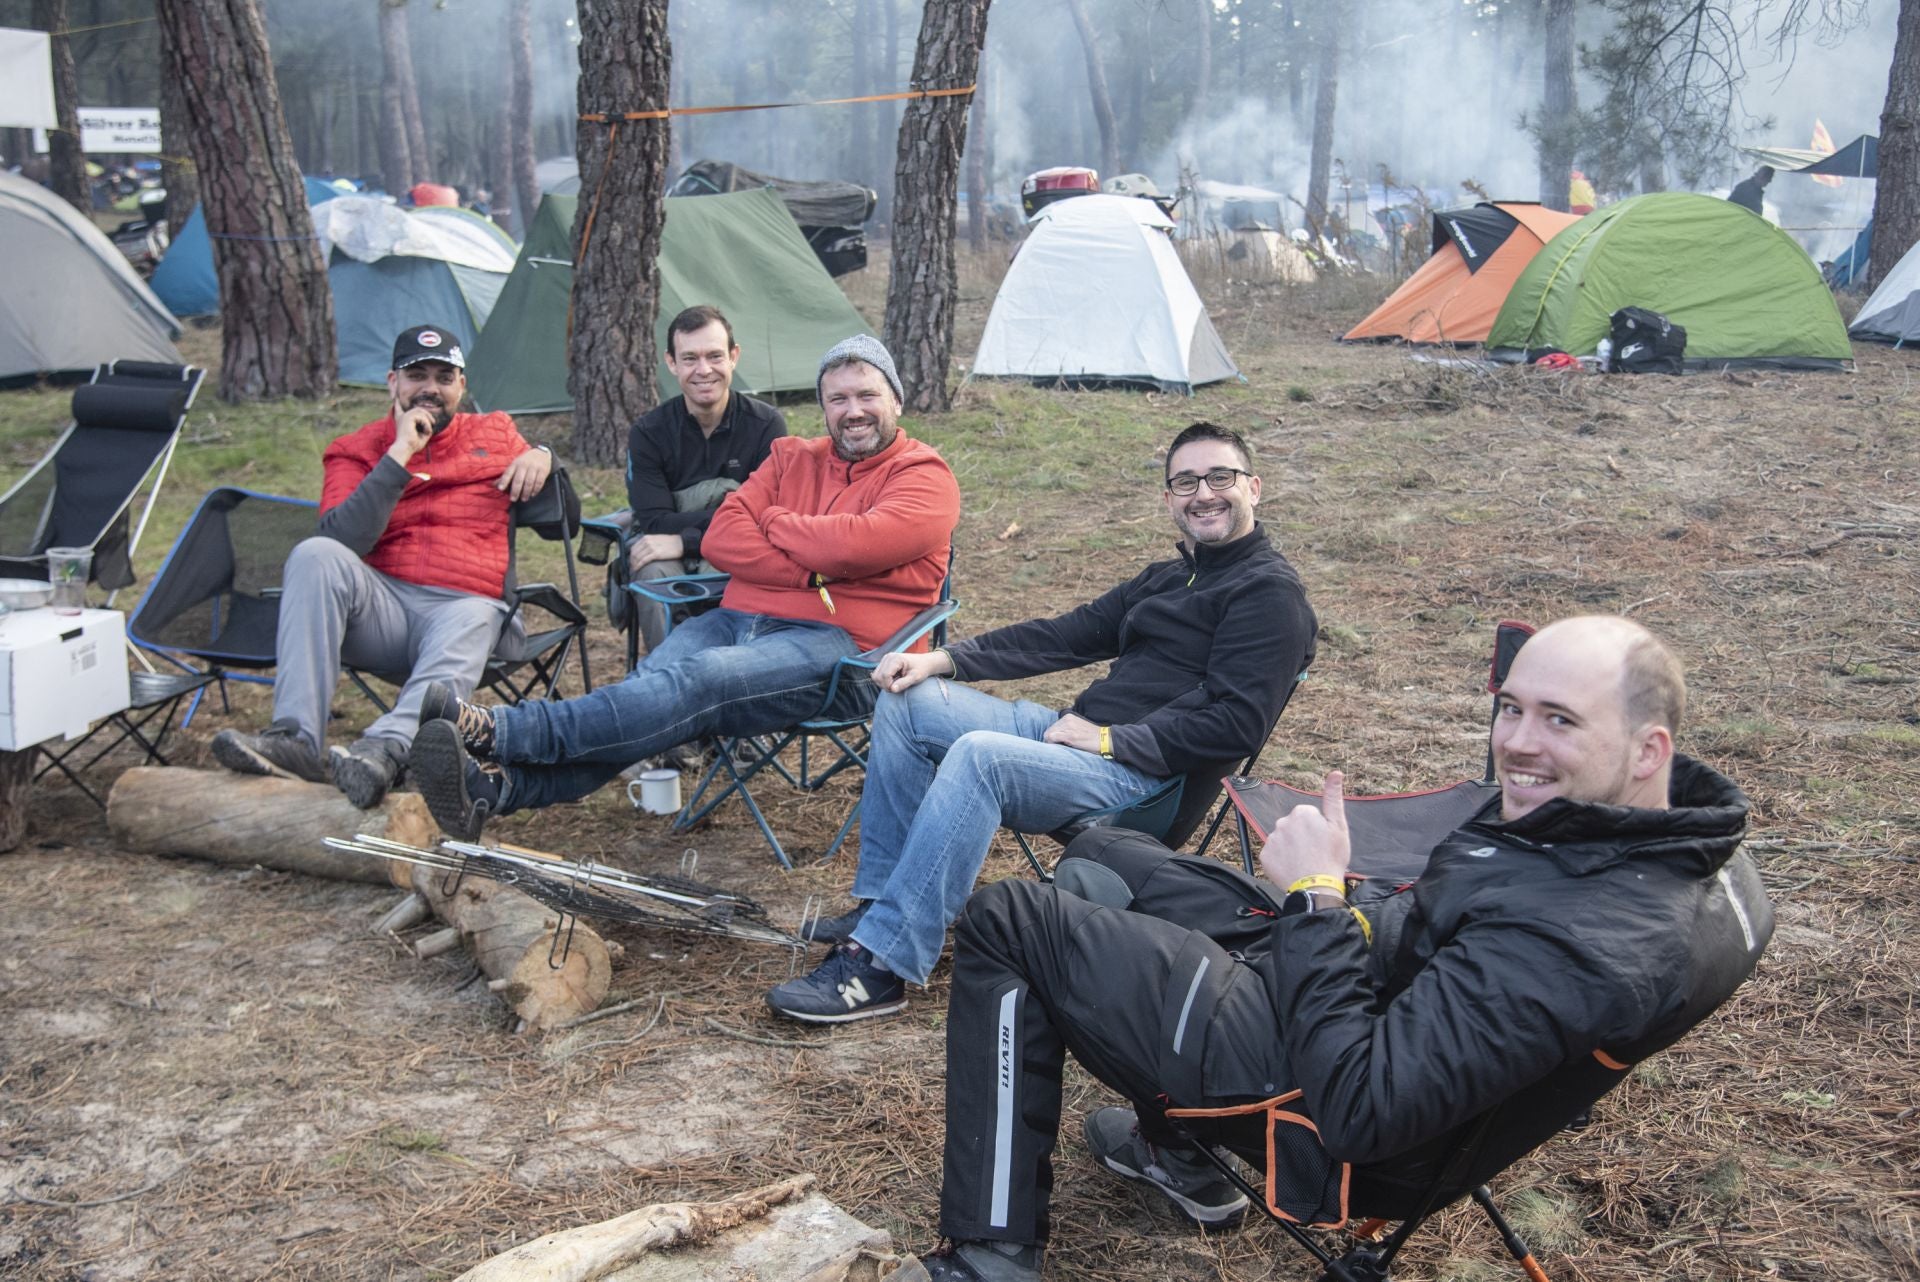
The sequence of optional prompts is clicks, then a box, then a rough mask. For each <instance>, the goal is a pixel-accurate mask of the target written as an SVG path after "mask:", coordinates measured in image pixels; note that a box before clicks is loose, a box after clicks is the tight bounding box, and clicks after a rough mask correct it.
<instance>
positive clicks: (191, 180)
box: [158, 23, 200, 242]
mask: <svg viewBox="0 0 1920 1282" xmlns="http://www.w3.org/2000/svg"><path fill="white" fill-rule="evenodd" d="M158 25H159V27H160V185H161V186H163V187H165V188H166V189H167V239H168V241H169V242H171V241H172V240H173V239H174V238H175V237H177V236H178V235H179V234H180V229H181V228H182V227H185V226H186V225H187V218H188V216H189V215H191V214H192V213H193V211H194V207H195V206H197V205H198V204H199V203H200V175H199V173H198V172H197V171H195V169H194V167H193V154H192V153H193V131H192V130H191V129H189V128H188V127H187V103H186V99H185V98H183V97H181V94H180V81H179V80H178V79H176V78H175V77H174V76H173V75H172V74H171V73H169V72H168V70H167V68H168V67H169V66H171V65H172V64H173V61H174V59H175V57H176V56H177V55H175V54H174V53H172V52H171V50H172V47H173V43H172V42H173V31H172V29H171V28H169V27H168V26H167V25H166V24H165V23H160V24H158Z"/></svg>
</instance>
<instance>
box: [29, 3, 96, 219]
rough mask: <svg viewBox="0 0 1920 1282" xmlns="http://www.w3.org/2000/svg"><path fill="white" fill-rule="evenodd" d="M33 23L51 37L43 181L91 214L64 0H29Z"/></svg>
mask: <svg viewBox="0 0 1920 1282" xmlns="http://www.w3.org/2000/svg"><path fill="white" fill-rule="evenodd" d="M33 25H34V26H36V27H38V28H39V29H40V30H42V31H45V32H47V33H48V34H50V35H51V36H52V37H53V39H52V41H51V42H50V43H51V44H52V46H53V114H54V117H55V119H56V120H57V121H58V122H59V123H58V124H57V125H56V126H55V127H54V128H53V129H51V130H49V131H48V132H47V168H48V172H47V182H48V185H49V186H50V187H52V188H53V194H54V195H56V196H59V197H60V198H61V199H63V200H65V201H66V202H67V203H68V204H69V205H72V206H73V207H74V208H75V209H77V210H79V211H80V213H81V214H82V215H83V216H91V215H92V213H93V197H92V195H91V194H90V193H89V192H88V190H87V154H86V152H84V151H82V150H81V149H80V86H79V77H78V76H77V75H75V73H74V70H73V43H72V39H71V37H69V36H68V35H67V34H66V32H67V0H33Z"/></svg>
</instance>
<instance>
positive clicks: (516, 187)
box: [501, 0, 540, 240]
mask: <svg viewBox="0 0 1920 1282" xmlns="http://www.w3.org/2000/svg"><path fill="white" fill-rule="evenodd" d="M507 61H508V65H509V67H510V69H511V74H512V79H513V86H512V92H511V94H510V96H509V99H508V101H509V108H508V112H507V151H508V154H509V156H510V157H511V159H510V162H509V163H510V164H511V167H512V173H513V185H512V187H511V189H510V192H511V194H510V196H509V198H510V199H511V200H512V201H513V216H514V219H515V223H514V225H515V226H516V227H518V228H519V229H520V237H521V239H522V240H524V239H526V235H527V231H528V229H529V228H531V227H532V226H533V216H534V214H536V213H537V212H539V209H540V181H539V179H537V178H535V177H534V172H533V167H534V155H533V0H513V6H512V9H511V10H510V12H509V15H508V19H507ZM501 194H502V195H509V191H508V190H503V191H502V192H501Z"/></svg>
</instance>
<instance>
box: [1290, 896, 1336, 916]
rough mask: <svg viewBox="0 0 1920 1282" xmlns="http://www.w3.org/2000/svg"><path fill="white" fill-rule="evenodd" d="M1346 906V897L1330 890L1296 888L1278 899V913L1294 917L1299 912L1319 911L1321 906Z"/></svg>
mask: <svg viewBox="0 0 1920 1282" xmlns="http://www.w3.org/2000/svg"><path fill="white" fill-rule="evenodd" d="M1346 906H1347V901H1346V899H1345V898H1344V897H1343V896H1340V895H1336V894H1334V893H1333V892H1332V891H1330V890H1296V891H1294V892H1292V893H1291V894H1289V895H1288V896H1287V897H1286V898H1284V899H1282V900H1281V901H1280V915H1281V916H1282V917H1294V916H1297V915H1299V914H1300V913H1312V912H1319V911H1320V910H1321V909H1322V908H1345V907H1346Z"/></svg>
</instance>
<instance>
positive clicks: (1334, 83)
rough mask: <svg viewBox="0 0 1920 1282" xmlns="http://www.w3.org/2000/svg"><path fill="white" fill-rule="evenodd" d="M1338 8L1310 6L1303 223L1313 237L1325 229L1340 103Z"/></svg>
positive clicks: (1325, 3) (1323, 3)
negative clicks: (1309, 117) (1311, 57)
mask: <svg viewBox="0 0 1920 1282" xmlns="http://www.w3.org/2000/svg"><path fill="white" fill-rule="evenodd" d="M1340 19H1341V15H1340V11H1339V9H1338V8H1337V7H1336V6H1335V4H1334V3H1333V0H1320V2H1319V3H1318V4H1317V5H1315V6H1314V25H1315V27H1316V28H1317V30H1316V31H1315V33H1314V40H1315V43H1316V45H1317V48H1316V50H1315V52H1316V54H1317V61H1318V64H1319V65H1318V66H1317V67H1316V68H1315V74H1314V81H1315V84H1314V92H1313V152H1312V155H1311V157H1310V160H1309V163H1308V174H1307V223H1308V225H1309V230H1310V231H1312V233H1313V234H1314V235H1316V236H1320V235H1325V234H1326V231H1327V185H1328V183H1329V182H1330V181H1331V180H1332V177H1333V114H1334V109H1335V108H1336V107H1337V106H1338V105H1339V102H1340Z"/></svg>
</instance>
